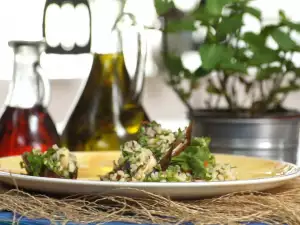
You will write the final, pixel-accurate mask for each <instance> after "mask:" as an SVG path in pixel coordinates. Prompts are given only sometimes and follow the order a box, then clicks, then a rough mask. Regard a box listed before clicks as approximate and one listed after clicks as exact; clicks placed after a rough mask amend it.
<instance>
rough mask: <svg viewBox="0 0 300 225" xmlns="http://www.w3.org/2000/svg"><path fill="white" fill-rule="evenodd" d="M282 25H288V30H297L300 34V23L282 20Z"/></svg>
mask: <svg viewBox="0 0 300 225" xmlns="http://www.w3.org/2000/svg"><path fill="white" fill-rule="evenodd" d="M282 24H283V25H286V26H287V27H288V28H290V29H292V30H296V31H298V32H300V24H299V23H293V22H291V21H289V20H282Z"/></svg>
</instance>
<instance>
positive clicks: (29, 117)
mask: <svg viewBox="0 0 300 225" xmlns="http://www.w3.org/2000/svg"><path fill="white" fill-rule="evenodd" d="M9 45H10V46H11V47H12V48H13V49H14V72H13V79H12V82H11V84H10V91H9V94H8V96H7V99H6V103H5V107H4V111H3V113H2V116H1V119H0V157H4V156H14V155H21V154H23V153H24V152H26V151H31V150H32V148H39V149H41V150H42V151H43V152H44V151H46V150H47V149H48V148H49V147H51V146H52V145H54V144H57V145H60V138H59V135H58V133H57V130H56V127H55V124H54V122H53V120H52V119H51V117H50V115H49V114H48V111H47V106H48V103H49V99H50V85H49V82H48V80H47V79H46V78H45V77H44V76H43V75H42V73H41V71H40V67H39V58H40V51H41V48H42V47H44V42H24V41H12V42H10V43H9Z"/></svg>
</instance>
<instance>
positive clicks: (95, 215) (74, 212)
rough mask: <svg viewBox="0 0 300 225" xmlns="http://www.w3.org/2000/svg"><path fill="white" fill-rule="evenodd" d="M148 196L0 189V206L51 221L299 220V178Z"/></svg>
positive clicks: (295, 222) (295, 224)
mask: <svg viewBox="0 0 300 225" xmlns="http://www.w3.org/2000/svg"><path fill="white" fill-rule="evenodd" d="M145 194H147V198H143V199H132V198H128V197H120V196H102V197H100V196H88V195H85V196H69V197H67V198H66V197H65V198H58V197H56V198H55V197H49V196H45V195H38V194H29V193H27V192H24V191H21V190H19V189H14V190H9V191H6V192H2V194H0V202H1V204H0V210H9V211H13V212H15V213H16V214H20V215H22V216H26V217H28V218H46V219H49V220H50V221H59V222H68V221H73V222H78V223H83V224H85V223H91V222H97V223H104V222H110V221H124V222H135V223H155V224H171V223H172V224H174V223H175V224H180V223H183V222H192V223H194V224H230V225H231V224H237V223H238V222H244V221H261V222H265V223H267V224H283V223H286V224H289V225H299V224H300V179H296V180H294V181H292V182H290V183H288V184H287V185H285V186H283V187H282V188H280V189H275V190H271V191H269V192H264V193H262V192H255V193H253V192H252V193H251V192H244V193H233V194H229V195H226V196H222V197H218V198H213V199H203V200H198V201H180V202H179V201H171V200H169V199H168V198H165V197H161V196H157V195H154V194H151V193H145Z"/></svg>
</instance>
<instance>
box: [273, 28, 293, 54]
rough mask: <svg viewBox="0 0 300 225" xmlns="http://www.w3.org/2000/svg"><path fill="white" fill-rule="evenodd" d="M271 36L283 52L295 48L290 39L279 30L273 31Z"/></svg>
mask: <svg viewBox="0 0 300 225" xmlns="http://www.w3.org/2000/svg"><path fill="white" fill-rule="evenodd" d="M271 36H272V37H273V39H274V40H275V41H276V42H277V44H278V45H279V48H281V49H282V50H283V51H291V50H293V49H294V48H295V47H296V46H297V44H296V43H295V42H294V41H293V40H292V39H291V37H290V35H289V34H288V33H285V32H283V31H281V30H280V29H274V30H273V32H272V33H271Z"/></svg>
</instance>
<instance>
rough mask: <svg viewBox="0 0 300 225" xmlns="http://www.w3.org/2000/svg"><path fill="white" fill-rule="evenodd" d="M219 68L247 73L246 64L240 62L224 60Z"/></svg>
mask: <svg viewBox="0 0 300 225" xmlns="http://www.w3.org/2000/svg"><path fill="white" fill-rule="evenodd" d="M220 69H224V70H230V71H231V73H235V72H240V73H247V65H246V64H244V63H240V62H227V63H226V62H225V63H221V64H220Z"/></svg>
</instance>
